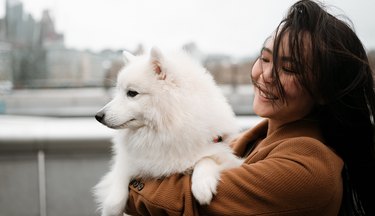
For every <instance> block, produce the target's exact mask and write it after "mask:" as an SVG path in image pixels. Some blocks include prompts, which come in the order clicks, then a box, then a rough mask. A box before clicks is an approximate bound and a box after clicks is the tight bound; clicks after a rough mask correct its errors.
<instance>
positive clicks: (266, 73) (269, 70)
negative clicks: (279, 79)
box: [260, 66, 273, 83]
mask: <svg viewBox="0 0 375 216" xmlns="http://www.w3.org/2000/svg"><path fill="white" fill-rule="evenodd" d="M260 78H261V79H262V80H263V81H264V82H265V83H272V81H273V66H268V67H262V72H261V74H260Z"/></svg>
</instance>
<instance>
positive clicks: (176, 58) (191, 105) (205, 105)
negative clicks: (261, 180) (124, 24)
mask: <svg viewBox="0 0 375 216" xmlns="http://www.w3.org/2000/svg"><path fill="white" fill-rule="evenodd" d="M126 58H127V60H128V63H127V64H126V67H124V68H123V70H122V71H121V72H120V73H119V75H118V80H117V92H116V95H115V97H114V98H113V100H112V101H110V102H109V103H108V104H107V105H106V106H104V108H103V109H101V110H100V111H99V112H98V113H97V115H96V118H97V119H98V121H100V122H101V123H103V124H104V125H106V126H108V127H110V128H114V129H118V134H117V135H116V136H115V137H114V139H113V150H114V155H113V163H112V165H111V169H110V171H109V172H108V173H107V174H106V175H105V176H104V177H103V178H102V180H101V181H100V182H99V183H98V184H97V185H96V186H95V187H94V195H95V198H96V200H97V202H98V205H99V209H101V212H102V213H101V214H102V215H103V216H118V215H122V211H123V209H124V207H125V205H126V201H127V197H128V184H129V181H130V180H131V179H132V178H134V177H147V178H149V177H151V178H159V177H163V176H168V175H170V174H173V173H181V172H184V171H186V170H188V169H191V168H194V171H193V174H192V192H193V195H194V197H195V198H196V199H197V200H198V201H199V202H200V203H201V204H209V203H210V201H211V199H212V196H213V195H214V194H215V193H216V186H217V184H218V181H219V177H220V172H221V171H222V170H223V169H226V168H230V167H235V166H239V165H240V164H242V160H241V159H239V158H237V157H235V156H234V155H233V154H232V151H231V148H230V147H229V146H228V140H230V139H231V137H233V135H235V134H237V133H238V132H239V127H238V125H237V122H236V119H235V115H234V113H233V111H232V109H231V107H230V106H229V104H228V103H227V101H226V98H225V97H224V96H223V94H222V92H221V90H220V89H219V88H218V87H217V85H216V84H215V82H214V80H213V78H212V76H211V75H210V73H208V72H207V71H206V70H205V69H204V68H203V67H202V66H201V65H200V64H199V63H197V62H195V61H194V60H193V59H192V58H191V57H190V56H189V55H187V54H186V53H184V52H182V51H180V52H176V53H170V54H166V53H161V52H160V50H158V49H157V48H153V49H152V50H151V53H150V54H148V55H141V56H132V55H130V54H127V55H126ZM218 135H221V136H223V137H224V140H223V142H219V143H214V142H213V138H214V137H216V136H218Z"/></svg>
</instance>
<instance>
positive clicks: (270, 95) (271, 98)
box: [258, 88, 279, 100]
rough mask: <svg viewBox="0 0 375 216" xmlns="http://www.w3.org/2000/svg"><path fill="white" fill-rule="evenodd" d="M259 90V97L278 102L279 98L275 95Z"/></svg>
mask: <svg viewBox="0 0 375 216" xmlns="http://www.w3.org/2000/svg"><path fill="white" fill-rule="evenodd" d="M258 90H259V95H260V96H261V97H263V98H265V99H267V100H278V99H279V97H277V96H275V95H273V94H270V93H269V92H267V91H265V90H263V89H261V88H258Z"/></svg>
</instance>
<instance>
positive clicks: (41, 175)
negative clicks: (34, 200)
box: [38, 149, 47, 216]
mask: <svg viewBox="0 0 375 216" xmlns="http://www.w3.org/2000/svg"><path fill="white" fill-rule="evenodd" d="M38 182H39V208H40V216H47V206H46V203H47V199H46V165H45V155H44V151H43V150H42V149H40V150H38Z"/></svg>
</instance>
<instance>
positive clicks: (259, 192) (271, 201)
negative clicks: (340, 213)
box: [126, 140, 341, 215]
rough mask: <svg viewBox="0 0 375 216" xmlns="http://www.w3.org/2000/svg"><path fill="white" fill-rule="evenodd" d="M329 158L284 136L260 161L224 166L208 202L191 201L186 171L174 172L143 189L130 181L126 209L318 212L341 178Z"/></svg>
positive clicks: (315, 147) (324, 151)
mask: <svg viewBox="0 0 375 216" xmlns="http://www.w3.org/2000/svg"><path fill="white" fill-rule="evenodd" d="M296 146H297V147H296ZM331 159H332V152H331V151H330V150H327V149H326V148H325V147H324V149H323V148H322V147H320V145H316V144H314V143H311V142H309V140H291V141H287V142H285V143H283V144H282V145H279V146H278V147H277V149H274V150H273V151H271V152H268V153H267V156H265V158H264V159H262V160H258V161H255V162H254V161H251V160H249V159H247V160H246V162H245V163H244V164H243V165H242V166H241V167H238V168H234V169H230V170H226V171H224V172H223V173H222V175H221V181H220V183H219V185H218V188H217V194H216V195H215V196H214V198H213V200H212V202H211V204H210V205H204V206H200V205H199V204H198V203H197V202H196V201H195V200H194V197H193V196H192V194H191V189H190V188H191V187H190V186H191V182H190V181H191V180H190V176H189V175H181V174H176V175H173V176H171V177H168V178H165V179H163V180H157V181H155V180H149V181H146V182H144V188H143V189H142V190H137V188H135V187H132V186H130V198H129V202H128V204H127V209H126V213H127V214H130V215H277V213H278V212H279V213H280V212H284V213H285V212H288V214H286V215H293V214H296V215H298V214H299V215H301V214H303V215H309V214H305V213H306V212H305V211H310V213H311V212H314V209H315V211H316V212H315V213H316V214H318V212H319V208H320V211H321V207H322V206H324V205H327V203H330V202H332V199H333V197H334V194H335V190H336V188H338V187H337V182H338V181H340V179H339V178H340V171H337V170H340V169H341V168H339V167H335V166H334V165H332V163H330V160H331ZM339 201H340V199H339ZM306 209H307V210H306ZM289 213H290V214H289ZM281 215H282V214H281ZM311 215H313V214H311Z"/></svg>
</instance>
